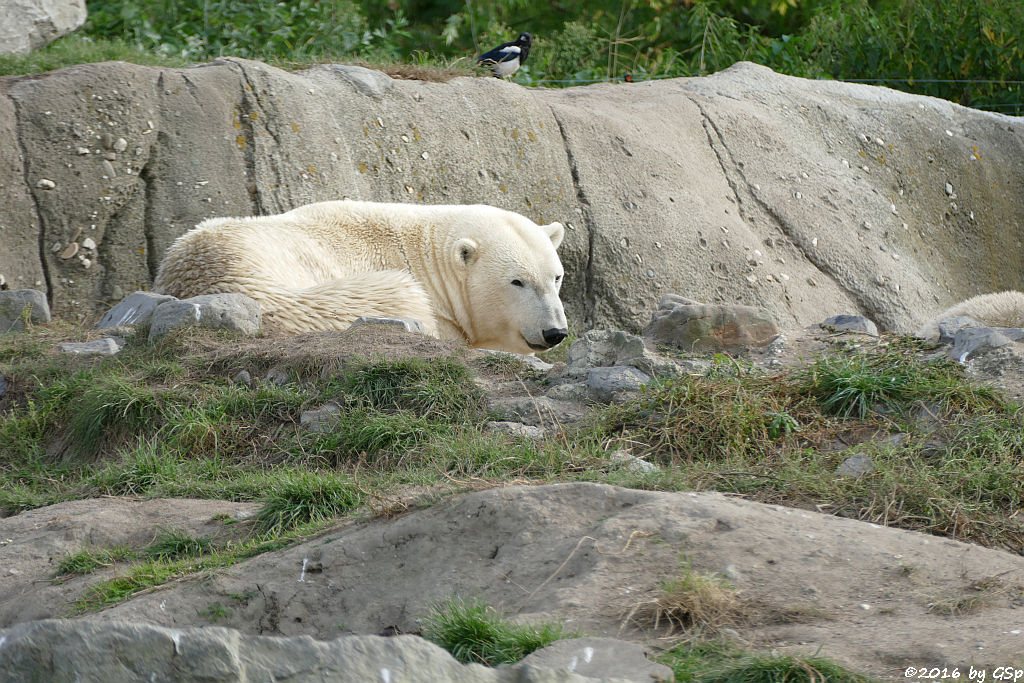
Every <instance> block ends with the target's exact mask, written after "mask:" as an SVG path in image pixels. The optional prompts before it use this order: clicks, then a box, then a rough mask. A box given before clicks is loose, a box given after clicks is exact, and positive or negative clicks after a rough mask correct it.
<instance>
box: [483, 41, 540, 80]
mask: <svg viewBox="0 0 1024 683" xmlns="http://www.w3.org/2000/svg"><path fill="white" fill-rule="evenodd" d="M532 43H533V36H531V35H530V34H529V33H520V34H519V37H518V38H516V39H515V40H513V41H512V42H511V43H502V44H501V45H499V46H498V47H496V48H494V49H493V50H491V51H490V52H485V53H484V54H482V55H480V56H479V57H477V58H476V61H477V63H478V64H483V65H484V66H489V67H491V71H492V72H493V73H494V75H495V76H496V77H497V78H508V77H509V76H511V75H512V74H514V73H515V72H517V71H519V67H521V66H522V65H523V63H524V62H525V61H526V57H527V55H529V54H530V45H531V44H532Z"/></svg>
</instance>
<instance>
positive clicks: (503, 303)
mask: <svg viewBox="0 0 1024 683" xmlns="http://www.w3.org/2000/svg"><path fill="white" fill-rule="evenodd" d="M479 208H480V209H482V210H487V213H489V214H490V215H487V216H482V215H477V216H474V217H473V218H475V219H476V220H472V221H470V220H466V221H461V220H460V221H459V223H461V225H459V226H457V228H456V230H455V231H453V233H452V235H453V236H454V239H453V240H452V241H451V242H450V246H449V249H450V254H449V256H450V258H451V260H452V262H453V263H454V266H455V269H456V272H457V273H458V274H459V275H458V277H457V279H458V280H459V281H460V291H459V293H458V296H457V297H456V298H457V299H458V301H459V303H460V304H461V306H458V308H461V309H462V310H461V311H456V317H457V318H458V321H459V326H460V327H461V328H462V329H463V331H464V332H465V333H466V336H467V338H468V341H469V343H470V345H472V346H476V347H480V348H487V349H500V350H504V351H515V352H517V353H524V354H532V353H536V352H537V351H545V350H547V349H550V348H552V347H553V346H556V345H557V344H558V343H560V342H561V341H562V340H563V339H565V338H566V336H567V335H568V330H567V329H566V321H565V311H564V310H563V309H562V301H561V299H559V298H558V292H559V290H560V289H561V287H562V279H563V277H564V274H565V271H564V270H563V269H562V262H561V261H560V260H559V258H558V253H557V252H556V251H555V250H556V249H557V248H558V246H559V245H560V244H561V243H562V238H563V237H565V229H564V228H563V227H562V224H561V223H551V224H549V225H537V224H536V223H534V222H533V221H531V220H529V219H528V218H525V217H523V216H520V215H519V214H515V213H511V212H508V211H502V210H500V209H494V208H492V207H479ZM480 219H483V220H480Z"/></svg>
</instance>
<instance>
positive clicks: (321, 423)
mask: <svg viewBox="0 0 1024 683" xmlns="http://www.w3.org/2000/svg"><path fill="white" fill-rule="evenodd" d="M340 418H341V408H339V407H338V404H337V403H326V404H324V405H323V406H322V407H320V408H317V409H316V410H304V411H302V414H301V415H300V416H299V425H300V426H302V427H305V428H306V430H307V431H310V432H314V433H317V434H322V433H325V432H330V431H332V430H333V429H334V427H335V426H336V425H337V424H338V422H339V420H340Z"/></svg>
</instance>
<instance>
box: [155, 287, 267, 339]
mask: <svg viewBox="0 0 1024 683" xmlns="http://www.w3.org/2000/svg"><path fill="white" fill-rule="evenodd" d="M261 319H262V313H261V309H260V304H259V302H258V301H256V300H254V299H251V298H249V297H247V296H245V295H244V294H204V295H202V296H194V297H191V298H189V299H181V300H178V299H174V300H172V301H165V302H163V303H161V304H159V305H158V306H157V307H156V310H154V311H153V317H152V318H151V320H150V324H149V341H150V342H154V341H156V340H157V339H159V338H160V337H162V336H164V335H165V334H167V333H168V332H170V331H171V330H175V329H179V328H182V327H203V328H206V329H211V330H230V331H232V332H241V333H242V334H248V335H253V334H256V333H257V332H259V329H260V322H261Z"/></svg>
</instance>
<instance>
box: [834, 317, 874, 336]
mask: <svg viewBox="0 0 1024 683" xmlns="http://www.w3.org/2000/svg"><path fill="white" fill-rule="evenodd" d="M821 326H822V327H831V328H833V329H836V330H846V331H849V332H863V333H865V334H869V335H871V336H872V337H877V336H878V326H877V325H875V323H874V322H872V321H871V320H870V319H869V318H865V317H864V316H862V315H834V316H832V317H831V318H828V319H826V320H825V321H824V322H822V323H821Z"/></svg>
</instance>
